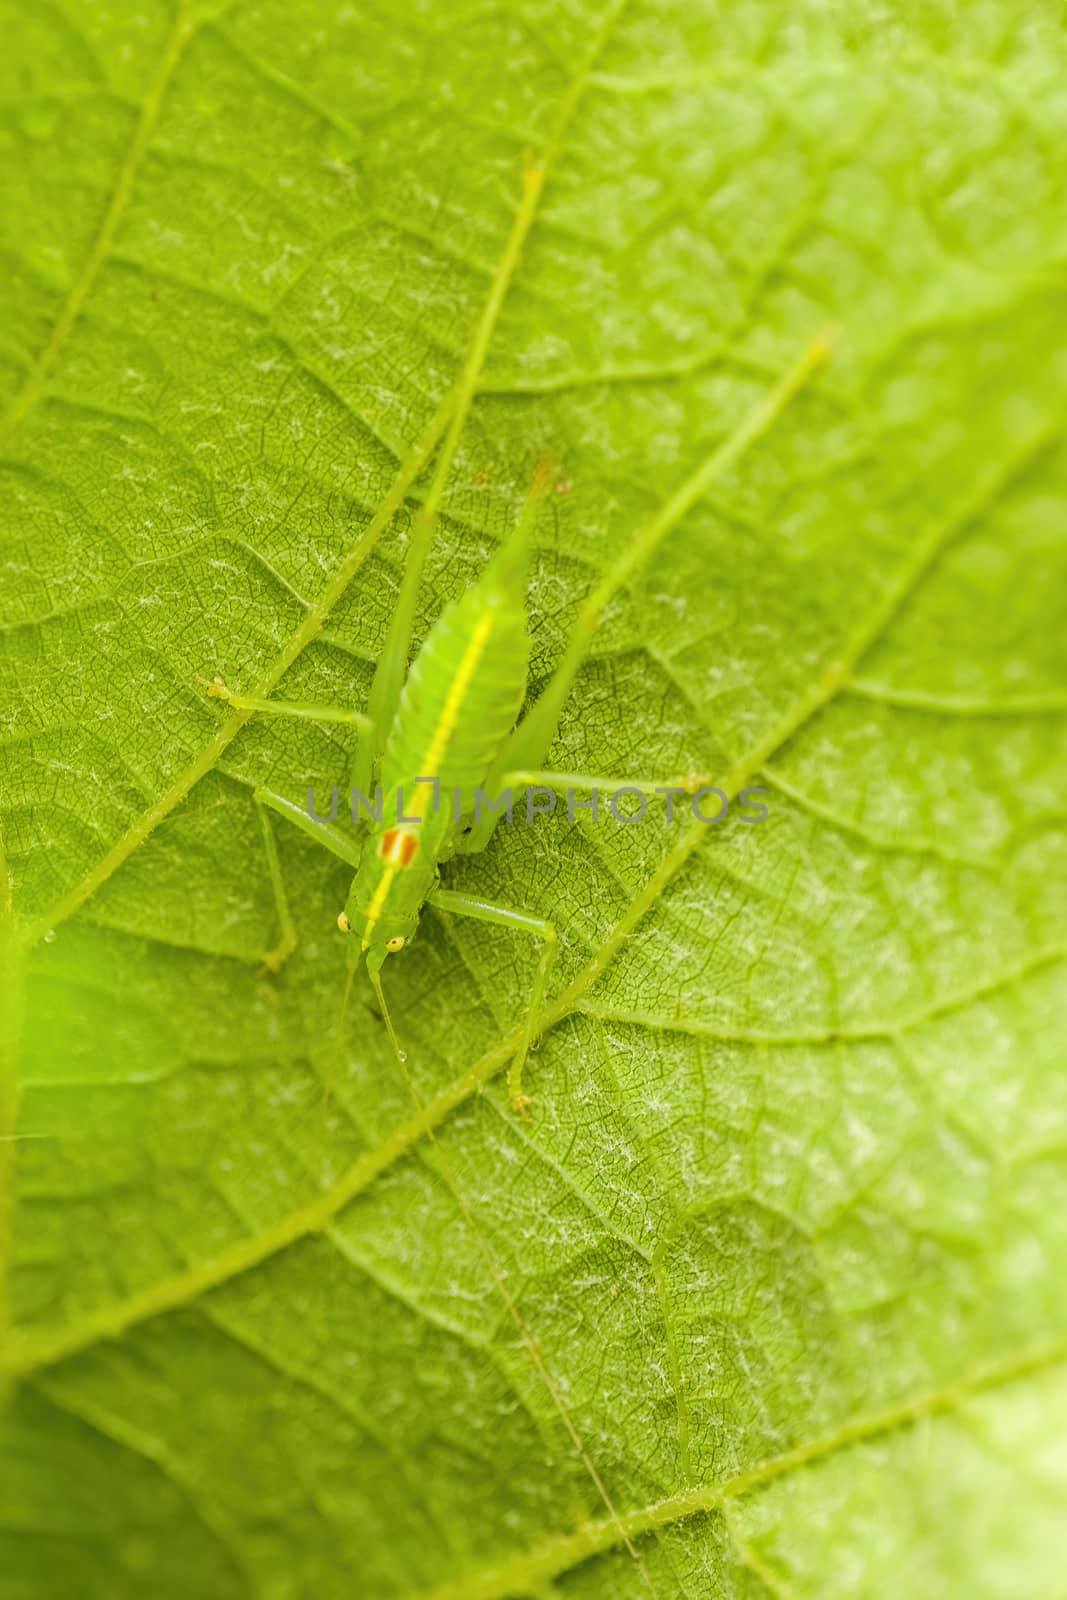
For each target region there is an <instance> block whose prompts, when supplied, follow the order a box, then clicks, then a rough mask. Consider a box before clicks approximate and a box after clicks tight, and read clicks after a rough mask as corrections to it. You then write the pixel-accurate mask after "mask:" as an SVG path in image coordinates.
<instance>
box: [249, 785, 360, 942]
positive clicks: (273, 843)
mask: <svg viewBox="0 0 1067 1600" xmlns="http://www.w3.org/2000/svg"><path fill="white" fill-rule="evenodd" d="M252 801H253V804H254V805H255V808H256V816H257V817H258V818H259V825H260V828H261V830H262V833H263V849H264V853H265V855H266V858H267V871H268V873H269V875H270V883H271V890H272V892H273V895H274V909H275V914H276V916H277V920H278V930H279V931H278V941H277V943H276V944H274V945H272V946H271V948H270V949H269V950H266V951H264V953H263V957H262V961H263V965H264V967H266V969H267V971H268V972H279V971H280V970H281V968H282V967H283V966H284V965H285V963H286V961H288V959H289V957H290V956H291V955H292V953H293V951H294V950H295V949H296V946H297V932H296V924H295V923H294V921H293V914H292V911H291V910H290V908H289V896H288V895H287V894H286V892H285V880H284V877H283V874H282V864H281V859H280V857H279V855H278V843H277V840H276V839H275V837H274V829H273V827H272V826H271V820H270V813H271V811H273V812H275V813H276V814H277V815H278V816H282V817H285V819H286V820H287V821H288V822H291V823H293V824H294V826H295V827H298V828H299V829H300V830H301V832H302V833H306V834H308V835H309V837H310V838H312V839H314V840H315V842H316V844H321V845H323V846H324V847H325V848H326V849H327V850H329V851H330V853H331V854H332V855H335V856H338V857H340V859H341V860H342V861H344V862H345V863H346V865H347V866H350V867H351V868H352V869H353V871H354V870H355V868H356V867H357V866H358V865H359V850H358V848H357V846H356V845H354V844H353V843H352V841H351V840H350V839H349V838H348V837H347V836H346V835H345V834H344V833H343V832H342V831H341V829H340V828H337V827H335V826H334V825H333V823H331V822H316V821H315V819H314V818H313V817H311V816H310V815H309V814H308V812H306V811H305V810H304V809H303V808H302V807H301V806H298V805H295V804H294V803H293V801H292V800H287V799H286V798H285V796H284V795H280V794H275V793H274V792H273V790H271V789H265V788H262V787H261V788H258V789H256V790H255V791H254V792H253V795H252Z"/></svg>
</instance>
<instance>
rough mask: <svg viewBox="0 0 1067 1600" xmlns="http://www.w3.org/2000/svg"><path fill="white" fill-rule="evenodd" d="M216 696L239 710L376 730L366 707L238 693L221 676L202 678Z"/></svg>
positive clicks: (364, 729)
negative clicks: (265, 698) (264, 697)
mask: <svg viewBox="0 0 1067 1600" xmlns="http://www.w3.org/2000/svg"><path fill="white" fill-rule="evenodd" d="M197 682H198V683H201V684H203V685H204V686H205V688H206V689H207V693H208V697H209V698H210V699H212V700H225V702H226V704H227V705H229V706H233V708H234V710H235V711H260V712H263V713H265V714H266V715H267V716H274V717H297V718H301V719H303V721H305V722H328V723H336V724H339V725H343V726H346V727H350V728H359V729H360V731H361V732H362V733H366V734H373V732H374V721H373V719H372V718H371V717H368V716H367V714H366V712H364V711H352V710H350V709H349V708H348V707H347V706H312V705H304V704H303V703H302V702H301V701H298V700H264V699H262V698H261V697H260V696H258V695H254V694H238V693H237V691H236V690H234V689H228V688H227V687H226V685H225V683H223V681H222V679H221V678H217V677H216V678H198V679H197Z"/></svg>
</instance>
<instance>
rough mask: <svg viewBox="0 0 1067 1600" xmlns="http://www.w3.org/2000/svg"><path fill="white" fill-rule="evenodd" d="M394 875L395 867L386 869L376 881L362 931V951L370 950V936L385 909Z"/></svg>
mask: <svg viewBox="0 0 1067 1600" xmlns="http://www.w3.org/2000/svg"><path fill="white" fill-rule="evenodd" d="M396 873H397V869H396V867H386V869H385V871H384V872H383V873H382V875H381V878H380V879H379V881H378V887H377V888H376V889H375V891H374V898H373V900H372V901H371V903H370V905H369V906H368V907H367V925H366V927H365V928H364V930H363V944H362V947H363V949H364V950H367V949H369V948H370V941H371V934H372V932H373V930H374V927H375V924H376V923H377V922H378V919H379V918H380V917H381V914H382V911H383V910H384V908H385V902H386V900H387V899H388V898H389V890H390V889H391V888H392V887H393V879H394V878H395V877H396Z"/></svg>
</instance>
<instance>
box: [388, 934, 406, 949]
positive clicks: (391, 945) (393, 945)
mask: <svg viewBox="0 0 1067 1600" xmlns="http://www.w3.org/2000/svg"><path fill="white" fill-rule="evenodd" d="M385 948H386V949H387V950H403V948H404V935H403V934H402V933H398V934H396V936H395V937H394V938H392V939H386V941H385Z"/></svg>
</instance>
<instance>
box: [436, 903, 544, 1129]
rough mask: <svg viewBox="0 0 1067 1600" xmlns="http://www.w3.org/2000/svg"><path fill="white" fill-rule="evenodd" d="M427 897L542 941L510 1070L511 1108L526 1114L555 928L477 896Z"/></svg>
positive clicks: (464, 914)
mask: <svg viewBox="0 0 1067 1600" xmlns="http://www.w3.org/2000/svg"><path fill="white" fill-rule="evenodd" d="M426 898H427V903H428V904H429V905H432V906H436V907H437V909H438V910H439V911H450V912H452V913H453V915H455V916H457V917H471V918H473V920H474V921H476V922H489V923H492V924H493V925H494V926H495V927H498V928H511V929H513V930H514V931H516V932H518V933H530V934H533V936H534V938H535V939H540V940H541V941H542V949H541V955H540V958H539V960H538V963H537V971H536V972H535V974H534V981H533V985H532V987H531V989H530V1004H529V1006H528V1007H527V1009H526V1013H525V1024H524V1027H523V1032H522V1038H521V1040H520V1041H519V1048H518V1050H517V1051H516V1052H515V1055H514V1057H513V1059H512V1062H511V1065H510V1066H509V1067H508V1093H509V1095H510V1096H511V1104H512V1107H513V1108H514V1110H516V1111H519V1112H525V1110H526V1108H527V1107H528V1106H529V1104H530V1097H529V1095H527V1094H524V1092H523V1088H522V1071H523V1068H524V1066H525V1065H526V1057H527V1054H528V1052H529V1049H530V1046H531V1044H532V1043H533V1026H534V1018H535V1017H536V1015H537V1013H538V1011H539V1010H540V1007H541V1001H542V999H543V998H544V992H545V984H546V983H547V981H548V974H549V972H550V971H551V969H552V963H553V962H554V961H555V959H556V952H557V951H558V949H559V938H558V936H557V934H556V929H555V927H554V925H553V924H552V923H551V922H546V921H545V920H544V918H543V917H531V916H530V915H529V914H528V913H527V912H525V911H514V910H512V908H511V907H510V906H498V905H495V904H494V903H493V902H492V901H491V900H479V899H477V898H476V897H475V896H474V895H470V894H462V893H461V892H459V891H458V890H455V889H431V891H430V893H429V894H428V895H427V897H426Z"/></svg>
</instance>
